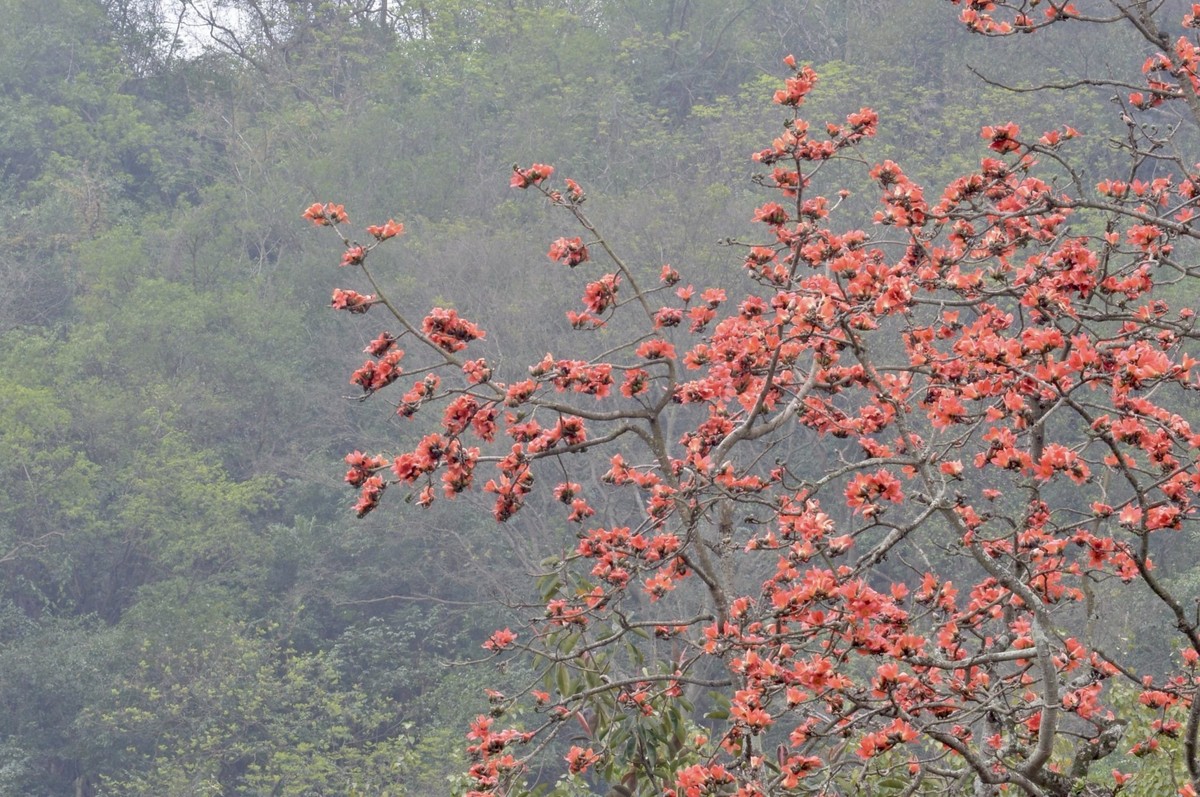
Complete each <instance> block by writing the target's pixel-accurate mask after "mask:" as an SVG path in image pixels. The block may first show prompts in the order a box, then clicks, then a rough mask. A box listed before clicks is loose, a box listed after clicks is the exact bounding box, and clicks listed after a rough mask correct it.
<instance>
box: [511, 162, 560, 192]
mask: <svg viewBox="0 0 1200 797" xmlns="http://www.w3.org/2000/svg"><path fill="white" fill-rule="evenodd" d="M552 174H554V167H553V166H547V165H546V164H544V163H535V164H533V165H532V166H530V167H529V168H528V169H521V168H518V167H516V166H514V167H513V176H512V179H511V180H509V183H508V184H509V185H510V186H511V187H513V188H528V187H529V186H531V185H537V184H538V183H540V182H542V181H543V180H546V179H548V178H549V177H550V175H552Z"/></svg>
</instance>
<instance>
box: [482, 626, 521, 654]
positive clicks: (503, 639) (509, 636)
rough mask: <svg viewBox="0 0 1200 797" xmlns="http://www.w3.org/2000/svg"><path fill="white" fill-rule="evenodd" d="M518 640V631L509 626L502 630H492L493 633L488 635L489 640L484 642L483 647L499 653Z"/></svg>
mask: <svg viewBox="0 0 1200 797" xmlns="http://www.w3.org/2000/svg"><path fill="white" fill-rule="evenodd" d="M516 641H517V635H516V633H515V632H514V631H511V630H510V629H508V628H505V629H504V630H502V631H494V632H492V635H491V636H490V637H488V640H487V642H484V643H483V645H482V647H483V648H484V650H490V651H492V652H493V653H499V652H500V651H502V650H504V649H505V648H507V647H509V646H510V645H512V643H514V642H516Z"/></svg>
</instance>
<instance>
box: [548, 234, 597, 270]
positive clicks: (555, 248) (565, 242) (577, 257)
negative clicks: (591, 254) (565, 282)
mask: <svg viewBox="0 0 1200 797" xmlns="http://www.w3.org/2000/svg"><path fill="white" fill-rule="evenodd" d="M546 255H547V257H549V258H550V259H551V260H557V261H558V262H559V263H562V264H563V265H564V266H570V267H571V268H575V267H576V266H578V265H579V264H580V263H582V262H584V261H586V260H587V259H588V250H587V247H586V246H584V245H583V239H582V238H559V239H558V240H557V241H555V242H554V243H552V244H550V251H549V252H547V253H546Z"/></svg>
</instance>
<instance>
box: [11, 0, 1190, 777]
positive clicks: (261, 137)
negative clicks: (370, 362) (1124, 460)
mask: <svg viewBox="0 0 1200 797" xmlns="http://www.w3.org/2000/svg"><path fill="white" fill-rule="evenodd" d="M219 5H221V6H223V7H225V8H226V9H227V10H226V13H225V15H223V16H216V17H212V18H211V19H208V20H207V21H206V20H205V18H204V12H205V9H206V8H208V4H205V3H195V4H193V3H190V2H183V1H182V0H176V2H164V3H156V2H150V1H149V0H0V20H2V21H0V104H2V106H0V174H2V180H0V193H2V195H3V200H4V202H3V207H4V208H5V209H6V212H7V220H6V223H5V224H4V225H3V227H2V228H0V237H2V239H3V247H2V250H0V795H13V796H14V797H16V796H17V795H22V796H25V795H28V796H30V797H32V796H40V795H45V796H46V797H50V796H52V795H55V796H56V795H67V794H74V795H78V796H79V797H90V796H91V795H101V794H103V795H152V794H153V795H181V796H182V795H201V794H211V795H255V794H264V795H265V794H273V795H310V794H312V795H315V794H370V795H380V794H391V795H423V794H440V793H447V792H448V791H450V790H451V788H452V786H451V783H452V781H453V778H455V777H456V775H457V774H458V773H460V772H461V771H462V770H463V769H464V767H463V766H462V760H463V753H462V749H463V743H462V735H463V732H464V729H465V728H466V727H467V721H468V719H469V718H470V717H472V716H474V715H475V714H476V713H478V711H479V710H480V709H481V708H482V707H485V706H486V702H487V698H486V696H485V695H483V694H482V692H481V690H479V689H478V688H477V684H478V677H477V674H476V671H475V670H473V669H472V668H471V666H469V664H468V662H469V661H470V660H472V659H476V658H479V657H480V656H481V655H482V651H481V650H480V644H481V643H482V642H483V641H484V640H485V639H487V636H488V634H490V633H491V632H492V630H493V629H494V628H497V627H503V626H504V625H506V624H509V623H513V622H515V620H514V619H513V618H517V619H518V620H519V618H520V617H522V616H523V615H524V614H526V613H528V612H529V609H528V608H524V609H522V608H520V607H521V606H522V605H525V606H528V604H529V601H530V599H531V595H530V594H529V592H528V584H527V579H526V578H525V574H527V573H528V572H532V571H534V570H536V569H537V565H538V562H539V561H540V560H541V558H542V556H544V555H545V554H546V552H547V551H549V552H554V550H555V549H556V547H557V548H561V547H563V546H564V545H566V546H571V545H573V544H574V540H573V537H572V536H570V533H567V532H565V531H564V528H563V526H562V524H561V522H560V521H559V520H558V519H557V518H558V515H557V514H556V515H545V516H542V517H540V519H539V517H538V515H539V513H537V512H532V511H528V512H526V513H525V514H524V516H523V517H522V518H521V519H520V521H519V522H517V523H514V524H512V525H510V526H508V527H505V528H504V529H502V530H499V531H498V530H497V529H496V528H495V526H494V525H493V524H492V523H491V521H490V510H489V508H488V507H486V506H483V505H482V504H481V505H480V506H479V507H477V508H476V509H467V510H466V511H464V509H463V507H461V506H459V507H456V508H455V511H453V512H452V513H450V512H447V511H446V510H445V509H444V508H435V509H434V510H432V511H431V512H429V513H421V514H414V513H404V514H391V515H389V516H386V517H381V516H378V515H373V516H371V517H370V518H368V519H367V520H366V521H364V522H355V521H354V520H353V516H352V513H351V511H350V507H351V503H352V499H351V498H348V497H347V496H346V494H345V493H344V491H343V490H342V489H340V487H341V485H340V482H341V479H342V473H343V472H344V467H343V466H342V463H341V459H342V456H343V455H344V454H345V453H346V451H347V450H349V449H351V448H353V447H354V446H355V445H356V444H357V442H358V441H359V440H361V439H363V438H369V437H372V436H374V437H375V438H377V439H378V438H380V437H382V436H384V435H395V436H397V437H398V436H401V435H405V434H410V433H411V432H410V431H409V430H408V428H407V427H405V426H403V424H396V425H384V423H383V422H382V421H380V420H379V419H378V418H376V417H375V416H374V415H373V414H371V413H362V412H357V411H356V406H357V405H356V402H354V401H352V400H349V399H346V398H344V396H346V395H349V394H350V392H351V391H350V389H349V387H346V388H345V389H339V388H338V387H337V386H336V379H333V378H331V377H330V375H331V374H342V373H343V372H348V370H349V369H350V367H352V366H353V365H354V363H352V362H349V361H348V359H347V356H346V354H345V353H346V352H347V351H353V350H354V348H355V346H357V347H358V348H361V347H362V346H363V345H365V344H366V343H367V341H368V340H369V335H367V334H366V332H365V331H364V329H363V328H361V327H360V326H359V325H356V324H354V323H353V321H352V320H351V319H349V318H345V317H341V316H338V315H335V314H332V313H329V312H327V311H326V310H325V309H323V308H321V307H319V306H318V302H317V301H316V300H315V297H323V296H325V295H328V291H329V288H330V284H331V281H332V278H331V277H330V275H329V271H328V250H327V249H326V246H325V242H322V241H319V240H314V238H313V236H311V235H310V234H309V232H308V231H307V229H306V227H305V224H304V222H303V221H302V220H301V219H300V217H299V212H300V210H302V209H303V207H304V206H306V205H307V204H308V203H309V202H313V201H318V200H324V199H326V198H328V197H331V196H347V195H350V194H352V195H353V196H354V197H355V205H356V209H357V211H358V214H359V215H360V216H362V217H363V218H367V217H376V218H380V219H385V218H388V217H391V216H395V217H397V218H403V219H404V220H405V223H406V224H407V225H408V227H409V230H410V240H409V241H407V242H406V244H405V247H404V249H403V252H402V253H401V254H398V255H397V256H396V257H397V266H396V269H397V273H396V274H395V275H394V277H393V282H394V284H396V285H397V286H398V288H399V290H401V291H403V292H405V294H406V296H409V297H412V299H413V301H414V302H416V303H418V304H425V305H428V304H431V303H434V302H437V301H442V302H444V301H445V299H446V297H447V296H449V295H451V294H452V295H453V298H454V301H455V302H457V303H458V306H459V307H460V309H461V310H462V311H463V312H464V313H465V314H468V315H470V314H472V313H473V312H474V311H475V310H476V309H479V308H491V309H493V310H494V309H500V310H502V311H503V312H500V313H497V312H489V313H488V315H489V317H492V318H499V319H500V323H501V326H500V327H496V326H495V325H494V324H493V326H492V328H491V329H489V332H491V333H493V335H494V338H495V339H497V340H504V341H506V345H510V346H512V345H517V346H519V349H518V350H506V351H497V352H493V353H492V354H494V355H495V356H502V357H505V358H509V359H511V360H513V361H518V362H526V361H528V362H536V361H537V360H538V359H539V358H540V356H541V355H542V354H543V353H544V352H545V351H547V350H549V349H551V348H553V336H554V335H556V334H559V333H561V332H564V331H565V328H566V322H565V321H562V320H560V319H559V318H558V317H557V315H555V316H553V317H551V318H550V320H548V322H547V324H546V325H545V326H544V327H540V329H542V330H544V331H543V332H534V331H531V330H530V329H529V327H528V325H527V324H526V323H525V322H524V319H527V318H529V317H535V316H538V315H539V314H541V313H542V312H543V311H542V304H541V303H542V301H543V300H544V299H545V297H547V296H554V295H560V296H565V297H570V298H571V300H572V301H574V299H573V288H570V286H563V285H562V284H561V283H559V282H557V281H556V280H555V279H553V278H552V275H550V274H549V273H546V272H545V271H544V269H543V263H544V261H545V246H544V241H545V240H546V239H547V238H551V237H553V236H552V235H550V231H551V229H552V228H551V227H550V226H548V225H549V222H548V221H547V219H546V216H545V214H544V213H542V212H541V209H540V208H538V207H536V203H531V202H529V201H520V199H518V198H516V197H514V196H512V192H511V191H510V189H509V188H508V182H509V176H510V173H511V165H512V164H513V162H522V163H526V162H529V161H530V160H532V159H534V158H536V159H538V160H549V161H553V162H554V163H557V164H560V165H564V166H569V167H570V172H571V174H572V175H574V176H576V177H578V178H579V179H581V180H585V181H586V182H587V184H588V186H589V190H590V191H592V192H594V194H596V195H602V196H603V197H604V203H603V206H602V207H600V206H598V207H597V208H596V209H595V212H594V213H595V215H596V216H597V217H598V218H599V220H600V221H601V222H602V223H603V224H604V225H605V226H606V227H607V228H609V229H614V230H619V231H620V233H621V236H622V241H623V244H624V245H625V247H626V252H627V254H629V255H631V256H632V257H633V258H637V259H641V260H644V261H646V262H648V263H661V262H662V261H663V259H664V258H671V259H673V260H674V261H676V262H680V263H682V262H685V261H686V262H687V264H688V266H689V268H690V269H691V270H692V273H704V271H705V270H709V271H710V273H714V274H716V273H718V270H719V269H722V268H728V267H729V266H728V263H729V262H731V261H730V257H729V252H728V250H727V249H725V248H724V247H722V246H721V245H720V243H719V242H720V241H721V240H722V239H724V238H726V237H728V236H737V235H739V234H741V233H743V232H744V231H745V230H746V229H747V227H748V224H749V216H750V213H751V211H752V208H753V207H754V206H755V205H756V204H757V203H758V201H759V199H758V196H757V195H756V194H755V192H754V186H753V185H752V183H751V182H750V180H749V179H748V177H749V174H750V173H751V171H752V165H751V164H750V162H749V160H748V154H749V152H751V151H752V150H754V149H756V148H758V147H759V145H760V141H761V139H762V138H763V136H764V135H766V134H767V132H768V131H772V130H774V129H775V128H776V126H777V123H776V121H775V120H774V116H773V111H772V110H771V109H770V108H769V107H767V106H766V105H765V103H764V102H763V101H762V100H763V97H764V96H769V92H770V91H771V90H773V87H774V86H775V85H776V84H777V83H778V82H779V77H778V76H779V74H780V73H779V66H778V65H779V63H780V59H781V58H782V56H783V55H785V54H786V53H789V52H792V53H795V54H796V56H797V57H798V58H800V59H802V60H806V61H811V62H812V63H813V64H814V65H815V66H816V68H817V70H818V71H819V73H820V74H821V77H822V80H821V83H820V85H819V88H818V89H817V91H816V92H815V94H814V95H813V97H812V98H811V100H810V105H809V106H808V112H809V113H810V114H811V115H812V116H813V117H814V118H823V116H824V114H823V111H822V109H825V108H834V109H837V110H838V111H839V112H841V111H844V109H846V108H850V107H853V108H857V107H859V106H862V105H870V106H871V107H873V108H874V109H875V110H876V111H877V112H878V113H879V115H880V117H881V119H882V124H881V128H880V133H879V135H878V136H877V138H875V139H874V140H873V141H871V142H870V143H869V144H868V145H867V146H866V148H865V149H864V151H863V157H865V158H867V159H868V160H870V161H872V162H875V161H882V160H884V159H885V158H889V157H895V158H896V159H897V160H900V159H901V157H900V156H901V154H902V156H903V157H902V160H903V161H904V164H905V169H906V171H907V173H908V174H909V176H910V177H912V178H913V179H915V180H917V181H919V182H928V183H932V184H937V183H945V182H947V181H948V180H949V179H950V178H951V177H952V176H954V175H955V174H958V173H959V172H962V171H964V170H966V169H968V168H971V167H972V166H973V164H974V163H975V162H976V161H977V159H978V144H979V138H978V137H979V132H978V131H979V124H980V123H981V121H994V122H1005V121H1009V120H1012V121H1016V122H1019V123H1021V124H1027V125H1031V126H1032V127H1033V128H1039V127H1040V128H1046V129H1049V128H1051V127H1056V126H1060V125H1062V124H1071V125H1073V126H1074V127H1076V128H1079V129H1080V130H1082V131H1084V132H1085V133H1086V135H1085V137H1084V139H1082V140H1081V142H1080V146H1079V147H1078V148H1077V150H1076V154H1077V155H1079V156H1080V157H1081V158H1082V160H1083V162H1084V164H1085V166H1086V168H1087V169H1089V170H1094V171H1095V173H1100V172H1101V171H1103V170H1104V169H1105V167H1106V165H1107V164H1109V163H1112V162H1117V161H1116V160H1115V159H1116V158H1118V157H1119V153H1116V152H1115V151H1114V149H1113V148H1112V147H1110V146H1109V140H1110V137H1112V136H1116V137H1118V138H1119V137H1120V136H1121V135H1122V134H1123V129H1122V128H1121V127H1120V126H1119V123H1118V124H1117V126H1116V127H1114V119H1113V114H1112V113H1110V112H1109V110H1110V106H1109V102H1108V100H1109V96H1110V95H1111V93H1112V91H1111V89H1110V90H1107V91H1106V90H1104V89H1097V90H1096V91H1095V92H1094V93H1091V94H1088V93H1083V94H1074V95H1072V104H1071V106H1070V107H1069V108H1064V107H1063V106H1062V104H1061V103H1060V96H1059V95H1056V94H1053V93H1020V94H1018V93H1012V92H1009V91H1006V90H1005V89H1003V88H1000V87H998V86H995V85H991V84H988V83H985V82H983V81H982V80H980V79H978V78H977V77H975V76H974V75H973V74H972V73H971V71H969V70H968V65H970V66H971V67H973V68H975V69H977V70H978V72H979V73H981V74H984V75H988V76H992V77H995V78H997V79H998V80H1001V81H1002V82H1004V83H1007V84H1026V83H1029V82H1033V81H1045V80H1055V79H1057V78H1058V77H1059V76H1061V75H1064V74H1071V75H1080V74H1083V75H1101V74H1108V73H1112V72H1114V71H1117V70H1119V69H1124V68H1126V67H1128V66H1129V65H1130V64H1133V65H1134V67H1135V68H1136V67H1137V66H1139V65H1140V62H1141V58H1142V54H1141V52H1140V51H1139V50H1138V49H1137V47H1136V45H1134V44H1132V43H1131V41H1130V40H1128V39H1127V38H1123V37H1125V36H1127V33H1125V32H1123V31H1122V29H1121V28H1118V27H1111V28H1104V27H1101V28H1096V29H1082V28H1081V29H1079V30H1078V31H1076V30H1069V31H1064V32H1058V31H1055V30H1048V31H1046V32H1045V33H1044V35H1040V36H1039V37H1037V40H1036V41H1034V40H1032V39H1031V40H1029V41H1022V42H1020V46H1021V50H1020V52H1021V57H1020V58H1019V59H1017V58H1014V57H1013V53H1014V52H1015V47H1014V45H1010V44H1009V43H990V44H989V43H985V42H981V41H978V40H976V39H974V38H972V37H970V36H969V35H967V34H966V33H965V32H964V31H963V30H962V29H961V26H960V25H959V24H958V23H957V22H956V20H955V14H954V13H953V12H950V13H948V12H947V9H943V8H941V7H940V4H933V3H929V2H925V1H924V0H892V2H890V3H889V4H888V24H887V25H881V24H879V19H878V9H879V4H878V3H876V2H866V1H863V2H859V1H858V0H854V1H853V2H844V3H826V4H823V5H821V4H815V3H813V4H809V3H797V2H785V1H784V0H739V2H733V3H729V2H718V1H717V0H695V1H694V2H674V0H672V2H661V3H642V2H632V1H626V0H590V1H589V0H526V1H525V2H492V1H491V0H429V1H428V2H422V3H403V2H398V0H393V2H391V3H380V2H371V1H370V0H306V1H302V0H286V1H285V0H277V1H276V2H269V1H268V0H228V1H227V2H225V3H223V4H219ZM1064 44H1069V45H1070V46H1069V47H1066V46H1064ZM829 115H833V114H829ZM1193 135H1194V134H1193V133H1192V132H1190V131H1188V130H1183V131H1181V132H1180V134H1179V136H1178V137H1177V139H1176V143H1177V144H1178V145H1180V146H1184V145H1186V144H1187V142H1188V139H1189V138H1190V137H1192V136H1193ZM847 201H848V202H849V203H855V202H858V201H859V199H858V197H856V196H851V197H850V198H849V199H848V200H847ZM862 202H863V204H862V207H863V208H864V209H865V208H867V207H868V204H869V203H868V201H867V200H866V199H864V200H862ZM518 280H520V281H523V282H524V283H525V284H527V285H529V286H530V290H523V291H515V292H514V291H510V290H506V289H505V287H506V286H510V285H512V284H515V283H516V282H518ZM555 323H558V324H561V326H562V328H560V329H557V330H556V329H555V327H554V324H555ZM505 324H507V325H508V327H507V329H506V328H504V326H503V325H505ZM539 334H542V335H545V336H547V337H546V338H545V339H540V338H539V337H538V335H539ZM372 424H378V425H372ZM813 456H814V457H816V458H817V459H816V461H818V462H819V461H820V458H829V459H830V460H831V461H832V459H833V458H835V457H837V456H838V451H837V450H836V449H835V448H830V449H829V450H821V451H817V452H815V453H814V454H813ZM596 475H597V476H598V475H599V474H598V473H597V474H596ZM1176 578H1177V579H1178V580H1179V581H1180V582H1181V583H1192V584H1194V583H1195V581H1196V579H1197V574H1196V573H1194V572H1184V573H1181V574H1179V575H1178V576H1177V577H1176ZM1109 622H1110V623H1111V626H1112V628H1111V630H1112V633H1113V634H1114V636H1116V637H1119V638H1122V639H1124V640H1125V644H1127V645H1128V646H1129V647H1130V649H1131V650H1135V651H1136V650H1137V649H1138V646H1139V645H1144V646H1145V647H1146V650H1147V651H1152V650H1153V644H1152V643H1153V639H1151V638H1150V637H1152V636H1153V634H1154V633H1155V630H1154V629H1147V628H1145V627H1143V624H1141V623H1140V622H1139V606H1138V604H1137V602H1136V600H1131V601H1130V603H1129V605H1128V612H1127V614H1126V615H1125V616H1121V617H1112V618H1109ZM1144 665H1145V666H1146V667H1152V666H1153V665H1154V661H1153V658H1152V653H1149V652H1148V653H1146V655H1145V660H1144ZM506 675H507V676H513V677H515V676H516V675H517V673H514V672H511V671H510V672H508V673H506ZM503 677H504V676H502V677H501V679H500V681H502V680H503ZM497 685H500V686H502V685H503V684H502V683H497ZM1164 777H1166V775H1164ZM1148 793H1153V792H1148Z"/></svg>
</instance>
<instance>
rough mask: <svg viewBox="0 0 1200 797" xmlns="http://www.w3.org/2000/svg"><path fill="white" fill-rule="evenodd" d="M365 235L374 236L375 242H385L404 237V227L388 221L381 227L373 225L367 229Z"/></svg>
mask: <svg viewBox="0 0 1200 797" xmlns="http://www.w3.org/2000/svg"><path fill="white" fill-rule="evenodd" d="M367 234H368V235H373V236H375V240H377V241H386V240H387V239H388V238H395V237H396V236H397V235H404V225H403V224H401V223H400V222H398V221H395V220H393V219H388V220H387V224H384V225H383V226H378V225H375V226H371V227H368V228H367Z"/></svg>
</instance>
